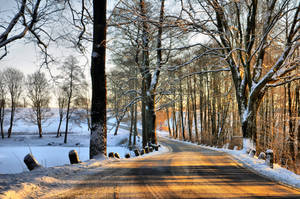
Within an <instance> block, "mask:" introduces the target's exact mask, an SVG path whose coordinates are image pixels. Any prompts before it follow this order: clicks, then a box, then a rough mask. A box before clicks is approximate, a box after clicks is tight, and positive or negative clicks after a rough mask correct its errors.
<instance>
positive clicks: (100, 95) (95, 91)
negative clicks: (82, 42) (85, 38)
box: [90, 0, 107, 159]
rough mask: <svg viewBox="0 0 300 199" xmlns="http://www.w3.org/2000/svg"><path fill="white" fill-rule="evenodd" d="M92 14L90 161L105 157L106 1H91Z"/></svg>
mask: <svg viewBox="0 0 300 199" xmlns="http://www.w3.org/2000/svg"><path fill="white" fill-rule="evenodd" d="M93 13H94V27H93V52H92V64H91V79H92V105H91V138H90V159H92V158H94V157H97V156H98V155H106V145H107V144H106V139H107V129H106V76H105V54H106V0H102V1H99V0H93Z"/></svg>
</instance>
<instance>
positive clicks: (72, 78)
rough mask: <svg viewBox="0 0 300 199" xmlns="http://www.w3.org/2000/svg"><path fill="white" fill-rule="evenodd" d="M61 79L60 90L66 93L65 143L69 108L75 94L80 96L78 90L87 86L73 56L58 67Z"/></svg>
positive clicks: (65, 141) (65, 140) (69, 114)
mask: <svg viewBox="0 0 300 199" xmlns="http://www.w3.org/2000/svg"><path fill="white" fill-rule="evenodd" d="M59 70H60V71H61V75H59V78H61V79H62V81H63V82H62V90H63V91H64V93H65V94H66V99H67V101H66V128H65V138H64V143H67V136H68V130H69V120H70V117H71V108H72V104H73V100H74V99H75V96H80V92H81V91H82V90H84V89H86V87H87V83H86V81H85V76H84V73H83V70H82V68H81V67H80V65H79V63H78V61H77V59H76V58H75V57H73V56H69V57H68V58H67V59H66V60H65V62H64V64H63V65H62V66H61V67H59Z"/></svg>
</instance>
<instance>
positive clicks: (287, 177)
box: [158, 131, 300, 188]
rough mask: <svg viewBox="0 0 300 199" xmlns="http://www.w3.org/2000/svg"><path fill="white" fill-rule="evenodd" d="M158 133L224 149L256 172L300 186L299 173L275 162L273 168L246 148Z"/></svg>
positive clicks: (220, 149)
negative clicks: (231, 147)
mask: <svg viewBox="0 0 300 199" xmlns="http://www.w3.org/2000/svg"><path fill="white" fill-rule="evenodd" d="M158 134H159V135H160V136H162V137H165V138H169V139H172V140H174V141H177V142H183V143H186V144H191V145H194V146H199V147H203V148H207V149H211V150H215V151H222V152H226V153H228V154H230V155H231V156H232V157H233V158H234V159H235V160H237V161H238V162H239V163H241V164H242V165H243V166H244V167H246V168H248V169H251V170H253V171H254V172H256V173H258V174H260V175H263V176H265V177H267V178H270V179H272V180H275V181H278V182H281V183H284V184H287V185H290V186H293V187H296V188H300V175H297V174H295V173H293V172H291V171H289V170H287V169H285V168H282V167H280V166H279V165H278V164H274V168H273V169H271V168H270V167H269V166H267V165H266V163H265V160H259V159H258V158H257V157H253V158H252V157H250V156H249V155H248V154H247V153H246V149H243V150H230V149H226V148H214V147H209V146H204V145H198V144H194V143H191V142H186V141H181V140H176V139H173V138H170V137H169V134H168V132H165V131H158Z"/></svg>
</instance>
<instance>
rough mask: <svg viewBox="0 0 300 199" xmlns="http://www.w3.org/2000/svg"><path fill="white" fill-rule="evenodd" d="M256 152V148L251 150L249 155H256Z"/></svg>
mask: <svg viewBox="0 0 300 199" xmlns="http://www.w3.org/2000/svg"><path fill="white" fill-rule="evenodd" d="M255 153H256V150H255V149H251V151H250V153H249V156H250V157H252V158H253V157H254V155H255Z"/></svg>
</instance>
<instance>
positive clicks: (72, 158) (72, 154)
mask: <svg viewBox="0 0 300 199" xmlns="http://www.w3.org/2000/svg"><path fill="white" fill-rule="evenodd" d="M69 159H70V163H71V164H78V163H80V162H81V161H80V160H79V157H78V153H77V151H76V150H71V151H70V152H69Z"/></svg>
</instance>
